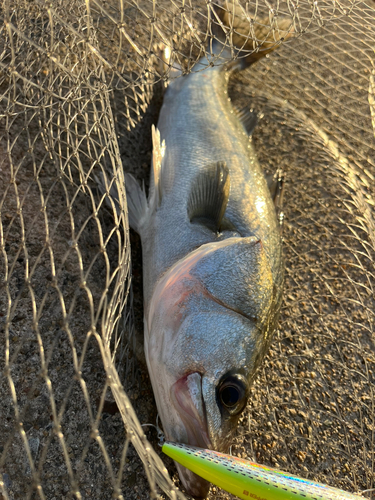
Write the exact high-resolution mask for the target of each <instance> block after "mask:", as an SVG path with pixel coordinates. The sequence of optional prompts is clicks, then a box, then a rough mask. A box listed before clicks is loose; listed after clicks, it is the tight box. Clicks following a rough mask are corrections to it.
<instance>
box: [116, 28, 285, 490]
mask: <svg viewBox="0 0 375 500" xmlns="http://www.w3.org/2000/svg"><path fill="white" fill-rule="evenodd" d="M276 45H277V43H276V42H275V38H273V39H272V43H271V41H269V47H271V48H269V49H267V50H264V54H265V53H266V52H268V51H270V50H272V48H274V46H276ZM267 47H268V46H267ZM212 52H213V53H214V56H213V57H214V59H215V60H216V62H224V63H227V64H221V65H216V64H215V65H214V66H212V65H211V67H210V62H211V59H209V58H206V57H204V58H202V59H201V61H200V62H199V63H198V67H196V68H195V70H196V69H198V68H199V67H201V68H204V67H208V69H206V70H204V71H201V72H195V73H191V74H189V75H188V76H184V77H181V78H178V79H176V80H175V81H173V82H171V83H170V84H169V86H168V88H167V90H166V92H165V96H164V101H163V106H162V109H161V112H160V117H159V121H158V125H157V129H155V128H153V134H152V135H153V165H152V174H151V183H150V184H151V185H150V193H149V197H148V199H147V197H146V194H145V191H144V188H140V187H139V185H138V183H137V182H136V180H135V179H134V178H133V177H132V176H130V175H127V176H126V188H127V197H128V208H129V221H130V225H131V226H132V227H133V228H134V229H135V230H136V231H137V232H138V233H139V234H140V236H141V240H142V251H143V281H144V288H143V289H144V325H145V331H144V344H145V354H146V360H147V365H148V370H149V373H150V378H151V381H152V386H153V391H154V395H155V399H156V404H157V408H158V412H159V415H160V417H161V421H162V424H163V429H164V432H165V435H166V437H167V439H168V440H170V441H178V442H181V443H185V444H189V445H192V446H198V447H203V448H211V449H215V450H218V451H225V450H227V448H228V445H229V443H230V439H231V437H232V435H233V431H234V429H235V428H236V424H237V421H238V418H239V416H240V414H241V412H242V411H243V410H244V408H245V406H246V403H247V398H248V394H249V389H250V385H251V383H252V380H253V378H254V375H255V372H256V369H257V367H258V366H259V363H260V362H261V360H262V358H263V356H264V354H265V352H266V350H267V347H268V345H269V342H270V340H271V337H272V334H273V332H274V329H275V327H276V322H277V317H278V313H279V309H280V302H281V296H282V285H283V259H282V247H281V238H280V227H279V221H278V219H277V216H276V211H275V206H274V203H273V200H272V198H271V194H270V191H269V187H268V185H267V182H266V179H265V177H264V174H263V172H262V169H261V167H260V166H259V164H258V161H257V159H256V156H255V153H254V150H253V147H252V145H251V142H250V141H249V127H251V126H253V125H254V123H253V119H252V118H251V116H250V118H249V115H248V113H244V112H241V111H239V110H236V109H235V108H234V107H233V106H232V104H231V102H230V100H229V99H228V94H227V84H228V77H229V74H230V73H231V71H232V70H233V69H235V68H236V67H238V64H237V65H236V64H233V63H229V61H231V60H232V54H231V52H230V51H229V50H228V49H226V48H225V46H224V45H223V44H220V43H219V42H216V43H214V44H213V47H212ZM259 54H260V52H256V53H255V54H253V57H252V58H251V56H250V61H249V60H248V61H247V62H248V64H249V63H251V62H253V61H254V60H256V59H258V58H259ZM176 465H177V468H178V471H179V475H180V478H181V480H182V483H183V485H184V487H185V488H186V490H187V491H188V493H190V494H191V495H193V496H195V497H197V498H204V497H205V496H206V494H207V492H208V488H209V484H208V483H207V482H206V481H205V480H203V479H201V478H199V477H198V476H196V475H195V474H193V473H192V472H190V471H189V470H187V469H185V468H184V467H182V466H180V465H179V464H176Z"/></svg>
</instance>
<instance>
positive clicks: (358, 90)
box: [0, 0, 375, 500]
mask: <svg viewBox="0 0 375 500" xmlns="http://www.w3.org/2000/svg"><path fill="white" fill-rule="evenodd" d="M239 4H240V5H241V6H242V12H243V14H244V24H245V27H246V26H248V29H247V32H248V34H249V36H253V37H254V25H257V23H258V24H259V23H263V24H264V19H265V17H268V19H269V21H268V23H269V25H270V28H268V27H265V30H266V32H268V31H269V30H270V29H272V30H275V32H277V30H278V19H279V18H280V17H285V16H286V17H289V18H290V22H291V24H292V25H293V27H294V37H293V39H292V40H288V42H287V43H285V44H284V46H283V47H282V48H281V49H280V50H279V51H278V52H277V53H274V54H271V55H270V56H269V57H267V58H264V59H263V60H262V61H260V62H259V63H257V65H255V66H253V67H251V68H249V69H248V70H246V71H245V72H244V73H242V74H241V75H238V77H237V78H235V79H234V80H233V81H232V82H231V84H230V90H229V94H230V96H231V98H232V100H233V102H234V103H235V104H236V105H238V106H244V105H246V106H249V107H251V108H252V109H253V110H254V111H255V112H256V113H258V125H257V127H256V129H255V131H254V133H253V138H252V141H253V145H254V147H255V149H256V152H257V155H258V159H259V161H260V163H261V165H262V166H263V167H264V169H265V171H266V173H274V172H276V170H277V169H279V168H281V169H282V170H283V171H284V172H285V176H286V187H285V200H284V204H285V205H284V213H285V222H284V230H283V238H284V255H285V262H286V275H285V293H284V302H283V306H282V313H281V320H280V325H279V330H278V332H277V334H276V336H275V338H274V341H273V343H272V346H271V349H270V352H269V354H268V356H267V357H266V360H265V362H264V363H263V365H262V367H261V369H260V371H259V374H258V377H257V379H256V381H255V383H254V385H253V388H252V390H251V394H250V399H249V404H248V407H247V409H246V411H245V413H244V415H243V417H242V418H241V421H240V423H239V426H238V432H237V437H236V438H235V440H234V441H233V445H232V453H233V454H235V455H237V456H240V457H243V458H245V457H247V458H250V459H253V460H256V461H257V462H259V463H262V464H265V465H269V466H272V467H280V468H281V469H283V470H285V471H288V472H290V473H292V474H296V475H299V476H302V477H306V478H309V479H313V480H315V481H319V482H322V483H327V484H329V485H332V486H336V487H339V488H342V489H345V490H348V491H351V492H361V491H364V490H368V491H367V493H364V495H365V496H367V497H371V496H372V495H373V492H372V491H370V490H372V488H374V433H375V408H374V400H375V398H374V393H373V391H374V389H373V387H374V366H375V356H374V310H375V308H374V283H375V280H374V256H375V255H374V248H375V223H374V200H375V196H374V189H375V188H374V186H375V155H374V131H375V72H374V71H375V70H374V60H375V54H374V47H375V3H374V2H373V0H368V1H367V2H356V1H352V2H350V1H343V2H341V1H334V0H330V1H328V0H327V1H321V0H317V1H314V2H313V1H308V0H301V1H292V0H289V1H287V2H283V1H278V2H276V1H275V2H274V1H267V0H259V1H255V0H254V1H251V2H245V1H241V2H239ZM228 5H229V4H226V3H225V2H223V3H222V6H223V7H224V8H228V9H229V6H228ZM212 9H213V2H211V1H207V2H205V1H194V2H187V1H181V0H176V1H167V0H155V1H148V0H134V1H129V2H126V1H124V0H118V1H116V0H113V1H112V0H109V1H104V0H101V1H97V0H92V1H86V2H84V1H83V0H73V1H72V0H69V1H68V0H54V1H53V2H44V1H41V0H40V1H39V0H36V1H27V0H26V1H25V0H12V1H9V0H3V1H2V2H1V5H0V16H1V26H0V173H1V175H0V251H1V258H0V275H1V278H0V279H1V287H0V293H1V296H0V325H1V328H0V369H1V371H0V373H1V374H0V400H1V405H0V495H2V498H4V499H17V500H18V499H20V498H22V499H23V498H25V499H26V498H40V499H44V498H45V499H50V500H53V499H60V498H83V499H84V498H87V499H88V498H90V499H91V498H94V499H96V498H98V499H99V498H100V499H107V498H108V499H109V498H113V497H115V498H127V499H133V498H134V499H136V498H142V499H143V498H147V497H148V496H149V495H151V497H153V498H155V497H157V496H160V497H161V498H184V495H183V493H182V492H181V491H178V490H177V488H178V487H179V486H180V484H179V482H178V478H177V475H176V472H175V468H174V466H173V463H172V462H171V461H170V460H168V459H167V460H165V465H166V466H167V468H168V471H169V473H168V472H167V470H166V468H165V465H164V463H163V462H162V459H161V457H160V449H159V448H158V446H157V435H156V432H155V431H154V429H153V428H152V427H141V424H146V423H155V421H156V410H155V404H154V401H153V396H152V392H151V389H150V382H149V379H148V375H147V371H146V369H145V367H144V364H143V363H142V347H141V342H140V340H139V339H140V337H141V336H142V331H143V325H142V290H141V258H140V243H139V239H138V238H137V236H136V235H135V234H133V233H130V236H129V231H128V223H127V207H126V196H125V191H124V175H123V170H125V171H126V172H131V173H133V174H134V175H135V176H136V177H137V178H138V179H139V180H145V182H146V184H147V182H148V176H149V167H150V160H151V124H152V123H156V121H157V116H158V111H159V109H160V105H161V99H162V88H163V85H162V82H163V81H165V80H166V79H167V78H168V73H169V68H168V67H167V68H165V67H163V66H162V65H161V64H160V58H159V55H160V49H161V47H162V46H163V45H164V46H165V45H166V46H168V47H170V49H171V52H172V62H173V61H174V62H176V63H178V64H180V65H181V66H182V68H183V70H184V72H190V71H197V70H198V68H197V67H195V63H196V62H197V61H198V60H199V59H200V57H201V56H202V54H203V53H204V52H205V51H206V50H207V48H208V46H209V44H208V42H209V39H210V37H211V36H212V31H211V27H210V19H211V18H212V12H213V11H212ZM245 31H246V30H245ZM265 36H266V34H265ZM262 41H263V40H262V39H258V40H255V41H254V49H255V50H258V48H260V50H261V45H262ZM228 43H231V38H230V36H229V37H228ZM199 70H200V71H201V70H202V69H201V68H199ZM98 178H101V179H104V182H105V183H106V185H107V190H106V191H107V192H106V194H104V195H103V194H101V193H100V192H99V190H98V188H97V182H96V180H97V179H98ZM112 185H115V186H116V190H115V191H116V192H117V193H118V195H117V198H118V199H117V200H114V199H113V197H112V195H111V193H112V192H113V191H114V190H113V189H111V187H112ZM115 201H116V202H117V203H118V204H119V205H120V210H119V211H117V210H116V207H115ZM130 241H131V243H132V245H131V251H132V279H130V272H131V267H130V257H131V255H130ZM137 358H138V361H137ZM169 474H170V475H169ZM210 496H211V498H214V497H215V498H228V495H227V494H226V493H225V492H216V491H215V488H213V489H212V490H211V493H210Z"/></svg>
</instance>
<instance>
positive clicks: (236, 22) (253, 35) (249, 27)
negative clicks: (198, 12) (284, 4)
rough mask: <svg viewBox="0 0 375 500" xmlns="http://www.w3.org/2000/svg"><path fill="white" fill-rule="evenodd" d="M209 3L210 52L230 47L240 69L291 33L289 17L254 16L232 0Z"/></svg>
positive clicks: (291, 26) (288, 36) (252, 62)
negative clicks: (212, 36) (210, 18)
mask: <svg viewBox="0 0 375 500" xmlns="http://www.w3.org/2000/svg"><path fill="white" fill-rule="evenodd" d="M211 5H212V7H211V8H212V11H211V12H212V23H211V30H212V34H213V35H214V42H213V44H212V51H213V53H215V54H216V53H217V51H221V52H223V51H225V50H229V49H230V47H234V48H233V49H231V52H232V58H233V57H235V59H236V60H239V61H240V64H241V69H243V68H245V67H247V66H250V65H251V64H254V63H255V62H257V61H258V60H259V59H261V58H262V57H264V56H265V55H267V54H269V53H270V52H272V51H274V50H275V49H277V48H278V47H280V45H281V44H282V43H283V42H284V41H285V40H287V39H288V38H290V37H291V36H292V34H293V33H294V28H293V21H292V18H291V17H287V16H283V17H281V16H274V17H272V16H271V15H268V16H267V17H256V18H255V19H253V18H251V16H250V15H249V14H248V13H247V12H246V10H245V8H244V7H243V6H242V5H240V4H239V3H238V2H237V1H236V0H234V1H227V0H226V1H224V2H223V4H222V5H221V6H218V5H215V6H214V5H213V4H211Z"/></svg>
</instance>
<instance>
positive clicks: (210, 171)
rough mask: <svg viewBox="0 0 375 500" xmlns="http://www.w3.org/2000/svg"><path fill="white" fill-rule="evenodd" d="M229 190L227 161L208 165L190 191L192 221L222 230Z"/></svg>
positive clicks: (189, 210) (190, 217) (215, 229)
mask: <svg viewBox="0 0 375 500" xmlns="http://www.w3.org/2000/svg"><path fill="white" fill-rule="evenodd" d="M229 190H230V178H229V170H228V167H227V166H226V164H225V162H223V161H218V162H217V163H213V164H212V165H208V166H207V167H206V169H205V170H204V171H203V172H201V173H200V174H199V175H198V177H197V179H196V181H195V183H194V184H193V188H192V190H191V193H190V197H189V201H188V206H187V210H188V217H189V219H190V222H192V223H198V224H203V225H205V226H207V227H209V228H210V229H211V230H212V231H216V232H218V231H220V226H221V224H222V220H223V216H224V213H225V210H226V208H227V204H228V198H229Z"/></svg>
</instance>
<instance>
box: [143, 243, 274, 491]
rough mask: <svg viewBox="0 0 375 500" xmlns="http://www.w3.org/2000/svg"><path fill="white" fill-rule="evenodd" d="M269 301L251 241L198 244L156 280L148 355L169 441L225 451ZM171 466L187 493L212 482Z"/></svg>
mask: <svg viewBox="0 0 375 500" xmlns="http://www.w3.org/2000/svg"><path fill="white" fill-rule="evenodd" d="M247 271H249V272H247ZM244 272H245V276H244ZM273 300H274V287H273V282H272V273H271V270H270V268H269V266H268V261H267V258H266V255H265V252H264V250H263V247H262V245H261V243H260V242H259V241H258V240H256V239H255V238H229V239H228V240H224V241H221V242H215V243H209V244H207V245H203V246H202V247H200V248H199V249H197V250H196V251H195V252H192V253H191V254H190V255H189V256H188V257H186V258H185V259H183V260H182V261H180V262H178V263H177V264H176V265H175V266H173V267H172V268H171V270H170V271H169V272H168V273H167V274H166V275H165V276H164V277H163V278H162V280H161V281H160V282H159V283H158V285H157V286H156V288H155V291H154V294H153V298H152V300H151V304H150V307H149V309H148V315H147V318H146V322H145V324H146V330H145V351H146V359H147V364H148V368H149V373H150V378H151V382H152V386H153V390H154V395H155V399H156V403H157V407H158V412H159V416H160V418H161V421H162V424H163V429H164V432H165V435H166V438H167V439H168V440H170V441H175V442H181V443H185V444H189V445H191V446H198V447H201V448H209V449H215V450H217V451H227V449H228V447H229V445H230V441H231V438H232V436H233V433H234V431H235V429H236V425H237V421H238V419H239V417H240V415H241V413H242V412H243V410H244V408H245V407H246V403H247V399H248V395H249V391H250V386H251V383H252V380H253V378H254V375H255V371H256V368H257V366H258V365H259V362H260V360H261V358H262V357H263V355H264V352H265V350H266V348H267V345H268V342H269V337H270V334H271V331H270V330H271V329H272V325H271V323H272V322H271V321H270V314H269V312H270V309H272V305H273V304H272V302H273ZM271 316H272V315H271ZM176 465H177V468H178V471H179V475H180V478H181V480H182V483H183V484H184V486H185V488H186V490H187V491H188V492H189V493H190V494H191V495H193V496H195V497H196V498H204V497H205V496H206V494H207V492H208V488H209V483H207V481H205V480H203V479H201V478H199V477H198V476H196V475H195V474H194V473H192V472H191V471H189V470H187V469H186V468H184V467H182V466H181V465H179V464H176Z"/></svg>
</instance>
